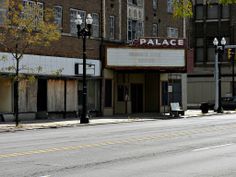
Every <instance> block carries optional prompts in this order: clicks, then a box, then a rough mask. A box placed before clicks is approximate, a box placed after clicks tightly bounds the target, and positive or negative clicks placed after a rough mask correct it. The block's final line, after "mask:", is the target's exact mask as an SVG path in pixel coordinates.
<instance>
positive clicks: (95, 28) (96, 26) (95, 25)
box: [92, 13, 99, 37]
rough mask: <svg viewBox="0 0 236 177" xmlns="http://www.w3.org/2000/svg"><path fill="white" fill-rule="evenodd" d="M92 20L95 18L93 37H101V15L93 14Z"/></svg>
mask: <svg viewBox="0 0 236 177" xmlns="http://www.w3.org/2000/svg"><path fill="white" fill-rule="evenodd" d="M92 18H93V27H92V31H93V32H92V36H93V37H99V15H98V14H96V13H92Z"/></svg>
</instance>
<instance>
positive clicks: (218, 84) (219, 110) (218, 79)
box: [213, 37, 226, 113]
mask: <svg viewBox="0 0 236 177" xmlns="http://www.w3.org/2000/svg"><path fill="white" fill-rule="evenodd" d="M213 44H214V46H215V81H216V82H215V83H216V92H215V107H214V110H215V111H217V113H222V112H223V109H222V105H221V65H220V62H219V54H220V58H222V57H223V54H224V50H225V45H226V40H225V38H224V37H222V39H221V41H220V45H218V44H219V41H218V39H217V38H214V40H213Z"/></svg>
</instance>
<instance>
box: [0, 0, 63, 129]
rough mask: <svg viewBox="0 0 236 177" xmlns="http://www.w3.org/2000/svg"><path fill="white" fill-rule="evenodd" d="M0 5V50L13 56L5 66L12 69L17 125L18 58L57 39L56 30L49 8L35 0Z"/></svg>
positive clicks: (4, 1)
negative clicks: (10, 63)
mask: <svg viewBox="0 0 236 177" xmlns="http://www.w3.org/2000/svg"><path fill="white" fill-rule="evenodd" d="M0 5H1V9H5V10H4V11H3V10H2V11H1V12H2V13H0V50H2V51H4V52H8V53H10V54H12V56H13V58H14V60H15V62H14V63H15V64H14V65H13V66H10V67H8V68H7V69H8V70H9V71H11V73H14V74H13V75H14V84H15V88H16V94H15V95H14V114H15V121H16V126H18V124H19V118H18V114H19V111H18V108H19V93H18V92H19V88H18V87H19V80H20V78H21V77H22V73H20V72H19V71H20V68H19V66H20V62H21V59H22V57H23V55H24V54H25V53H26V51H27V50H28V49H32V48H34V47H38V46H49V45H50V44H51V42H53V41H57V40H59V39H60V31H59V29H58V26H57V24H55V23H54V14H53V10H51V9H47V8H45V9H44V8H43V4H42V3H40V2H38V1H37V0H36V1H20V0H0ZM5 69H6V68H5Z"/></svg>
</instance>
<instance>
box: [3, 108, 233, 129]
mask: <svg viewBox="0 0 236 177" xmlns="http://www.w3.org/2000/svg"><path fill="white" fill-rule="evenodd" d="M234 113H236V111H224V113H223V114H234ZM211 115H217V113H216V112H214V111H209V112H208V113H206V114H203V113H202V112H201V110H187V111H185V115H184V116H181V117H180V118H192V117H201V116H211ZM170 118H172V117H170V116H169V114H166V115H160V114H134V115H129V116H113V117H95V118H91V119H90V122H89V124H80V120H79V118H73V119H45V120H33V121H24V122H23V121H22V122H20V124H19V126H18V127H15V123H14V122H0V133H2V132H15V131H23V130H32V129H45V128H60V127H73V126H74V127H75V126H93V125H103V124H117V123H130V122H142V121H154V120H168V119H170Z"/></svg>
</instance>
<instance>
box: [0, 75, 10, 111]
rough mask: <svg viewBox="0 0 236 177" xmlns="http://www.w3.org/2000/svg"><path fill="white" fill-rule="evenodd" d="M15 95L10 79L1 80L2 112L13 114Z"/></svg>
mask: <svg viewBox="0 0 236 177" xmlns="http://www.w3.org/2000/svg"><path fill="white" fill-rule="evenodd" d="M12 100H13V94H12V82H11V80H10V79H5V78H0V112H12V111H13V106H12Z"/></svg>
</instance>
